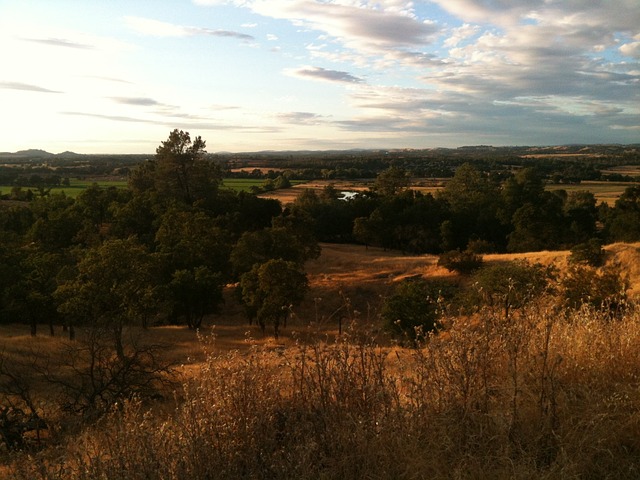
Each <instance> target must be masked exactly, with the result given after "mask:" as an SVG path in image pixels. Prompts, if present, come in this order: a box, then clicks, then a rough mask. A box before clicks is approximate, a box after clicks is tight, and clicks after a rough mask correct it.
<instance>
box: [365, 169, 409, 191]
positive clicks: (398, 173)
mask: <svg viewBox="0 0 640 480" xmlns="http://www.w3.org/2000/svg"><path fill="white" fill-rule="evenodd" d="M410 182H411V177H410V176H409V173H408V172H407V171H406V170H405V169H403V168H400V167H389V168H388V169H386V170H384V171H383V172H380V173H379V174H378V176H377V177H376V181H375V183H374V184H373V191H375V192H377V193H379V194H380V195H383V196H388V195H395V194H397V193H399V192H401V191H403V190H405V189H406V188H408V187H409V184H410Z"/></svg>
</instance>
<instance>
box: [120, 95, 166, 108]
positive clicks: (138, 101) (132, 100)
mask: <svg viewBox="0 0 640 480" xmlns="http://www.w3.org/2000/svg"><path fill="white" fill-rule="evenodd" d="M111 100H113V101H114V102H116V103H121V104H124V105H140V106H143V107H150V106H154V105H160V104H159V103H158V102H156V101H155V100H154V99H153V98H146V97H111Z"/></svg>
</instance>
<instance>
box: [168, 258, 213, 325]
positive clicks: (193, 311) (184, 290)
mask: <svg viewBox="0 0 640 480" xmlns="http://www.w3.org/2000/svg"><path fill="white" fill-rule="evenodd" d="M169 291H170V292H171V296H170V302H171V303H172V305H171V306H172V312H173V314H174V315H176V316H183V317H184V318H185V321H186V322H187V326H188V327H189V328H191V329H196V328H200V325H202V320H203V318H204V316H205V315H207V314H209V313H214V312H215V311H216V310H217V309H218V306H219V305H220V303H222V275H221V274H220V273H214V272H212V271H211V270H209V269H208V268H207V267H205V266H200V267H196V268H195V269H193V270H176V271H175V272H173V277H172V279H171V282H170V283H169Z"/></svg>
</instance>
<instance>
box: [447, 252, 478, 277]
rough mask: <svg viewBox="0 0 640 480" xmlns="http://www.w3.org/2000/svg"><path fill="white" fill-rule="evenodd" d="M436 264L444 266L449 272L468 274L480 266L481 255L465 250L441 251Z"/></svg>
mask: <svg viewBox="0 0 640 480" xmlns="http://www.w3.org/2000/svg"><path fill="white" fill-rule="evenodd" d="M438 265H439V266H441V267H444V268H446V269H447V270H449V271H450V272H458V273H462V274H467V275H468V274H470V273H473V272H475V271H476V270H478V269H479V268H480V267H481V266H482V256H480V255H477V254H476V253H473V252H471V251H470V250H466V251H464V252H461V251H460V250H451V251H449V252H446V253H443V254H442V255H440V258H439V259H438Z"/></svg>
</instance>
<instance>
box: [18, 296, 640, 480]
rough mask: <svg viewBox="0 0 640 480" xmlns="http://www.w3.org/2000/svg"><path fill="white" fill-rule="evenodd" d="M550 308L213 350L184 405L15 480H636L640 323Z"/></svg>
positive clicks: (114, 424) (32, 464)
mask: <svg viewBox="0 0 640 480" xmlns="http://www.w3.org/2000/svg"><path fill="white" fill-rule="evenodd" d="M546 303H547V302H545V301H544V300H543V301H541V302H539V303H537V304H535V305H533V306H531V308H530V309H527V310H523V311H521V312H520V315H519V317H518V318H517V321H511V322H505V321H504V319H503V318H502V317H501V316H500V315H499V314H497V312H492V311H489V310H487V311H484V312H482V313H481V314H480V315H479V316H478V317H477V318H476V319H474V321H473V322H467V321H464V320H461V319H450V320H449V321H448V330H447V334H446V335H441V336H438V337H433V338H432V339H430V340H429V341H428V342H426V343H425V344H424V345H423V347H422V348H420V349H417V350H399V349H397V348H381V347H378V346H376V343H375V341H373V340H372V341H367V340H365V341H362V340H357V338H356V337H349V336H348V335H347V336H345V337H343V339H342V340H341V341H339V342H336V343H331V342H329V343H321V342H320V343H319V342H316V343H311V344H306V343H305V344H303V343H301V344H298V345H293V346H291V347H290V348H287V349H284V350H273V349H265V348H254V349H251V350H249V351H248V352H245V353H239V352H236V353H231V354H215V353H214V354H211V355H209V356H208V357H207V360H206V361H205V362H204V363H203V365H202V368H200V369H199V370H198V371H197V372H195V374H194V376H193V378H191V379H190V380H189V381H186V382H185V383H184V386H183V390H182V391H181V396H182V397H183V399H182V401H181V402H180V403H179V404H178V405H177V407H176V409H175V410H174V411H171V412H165V413H164V414H162V415H159V414H157V413H152V412H151V411H149V410H148V409H147V408H145V407H143V406H142V405H141V404H139V403H138V402H135V401H133V402H131V403H130V404H127V405H125V406H124V407H123V408H122V409H120V410H117V411H114V412H113V414H112V415H110V416H108V417H107V418H105V419H103V421H102V422H100V423H99V424H98V425H96V426H95V427H89V428H87V429H86V430H85V431H84V433H83V434H81V436H80V438H79V439H77V438H76V439H71V440H69V441H68V442H65V443H63V444H61V445H60V447H59V450H58V451H57V452H54V453H53V454H52V452H51V451H45V452H42V453H41V454H39V455H36V456H31V457H26V456H23V457H20V459H19V460H17V463H16V464H15V470H14V472H13V475H14V478H17V479H26V478H29V479H33V478H42V479H53V478H69V479H89V478H127V479H137V478H140V479H142V478H145V479H161V478H162V479H166V478H172V479H187V478H189V479H205V478H264V479H267V478H269V479H285V478H286V479H288V478H377V479H387V478H434V479H440V478H442V479H445V478H446V479H449V478H451V479H454V478H480V479H484V478H486V479H489V478H531V479H533V478H536V479H539V478H542V479H553V478H616V479H627V478H628V479H631V478H638V475H639V473H640V441H639V440H638V439H639V438H640V394H638V386H639V382H638V378H639V377H638V367H637V366H638V365H639V364H640V329H639V328H638V326H637V325H638V321H639V320H640V318H638V315H637V314H633V313H629V314H628V315H627V316H626V317H625V318H623V319H621V320H620V321H616V322H610V321H606V320H604V319H603V318H600V317H599V316H598V315H597V313H595V312H593V311H588V310H585V311H581V312H577V313H576V314H573V315H567V316H563V315H558V313H557V312H556V311H554V310H553V309H552V308H550V307H548V305H546ZM78 440H79V441H78ZM62 452H64V454H61V453H62Z"/></svg>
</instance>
